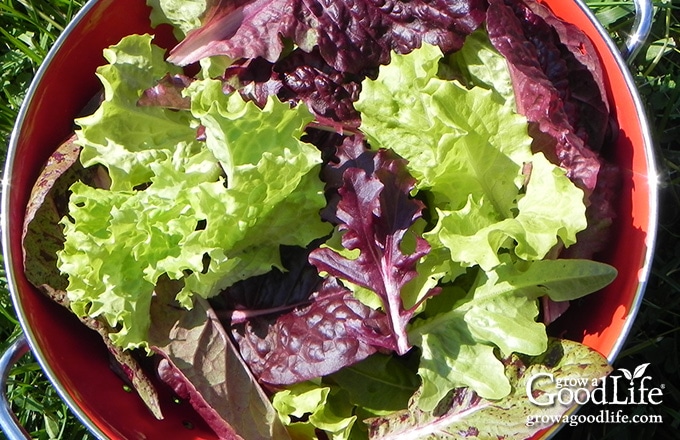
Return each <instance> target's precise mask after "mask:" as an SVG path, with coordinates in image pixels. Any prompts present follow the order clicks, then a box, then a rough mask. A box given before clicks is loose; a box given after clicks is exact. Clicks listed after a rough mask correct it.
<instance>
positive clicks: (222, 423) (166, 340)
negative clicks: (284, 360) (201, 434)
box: [148, 280, 289, 440]
mask: <svg viewBox="0 0 680 440" xmlns="http://www.w3.org/2000/svg"><path fill="white" fill-rule="evenodd" d="M179 284H180V282H177V281H169V280H161V281H160V282H159V283H158V285H157V287H156V290H155V293H156V296H155V297H154V298H153V300H152V306H151V313H152V319H151V322H152V324H151V328H150V329H149V335H148V338H149V346H150V347H151V349H152V350H153V351H154V352H155V353H157V354H158V355H159V356H160V357H161V361H160V362H159V365H158V373H159V377H160V378H161V380H163V381H164V382H165V383H166V384H167V385H169V386H170V387H171V388H172V389H173V390H174V391H175V392H176V393H177V394H178V395H179V396H180V397H182V398H185V399H188V400H189V401H190V403H191V405H192V406H193V407H194V409H195V410H196V411H197V412H198V414H199V415H200V416H201V417H202V418H203V419H204V420H205V421H206V423H207V424H208V425H209V426H210V427H211V428H212V429H213V430H214V431H215V433H217V434H218V436H219V437H220V438H224V439H240V438H247V439H262V440H264V439H271V438H277V439H278V438H280V439H287V438H289V436H288V433H287V431H286V429H285V427H284V426H283V424H282V423H281V421H280V419H279V418H278V416H277V414H276V410H274V408H273V407H272V406H271V403H270V401H269V399H268V397H267V395H266V394H265V393H264V390H263V389H262V388H261V387H260V385H259V384H258V383H257V381H256V380H255V378H254V377H253V376H252V374H251V373H250V371H249V370H248V367H247V366H246V365H245V364H244V362H243V360H242V359H241V357H240V356H239V354H238V351H237V349H236V347H235V346H234V344H233V343H232V342H231V339H230V338H229V335H228V334H227V332H226V331H225V329H224V327H223V326H222V324H221V323H220V322H219V320H218V318H217V316H216V315H215V313H214V311H213V310H212V308H211V307H210V305H209V304H208V302H207V301H205V300H203V299H200V298H198V299H196V300H195V302H194V307H193V308H192V309H191V310H190V311H187V310H185V309H183V308H181V307H179V306H178V305H177V304H176V302H175V301H174V296H175V294H176V292H177V291H178V290H179V288H180V286H179Z"/></svg>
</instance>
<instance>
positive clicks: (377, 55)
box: [168, 0, 486, 73]
mask: <svg viewBox="0 0 680 440" xmlns="http://www.w3.org/2000/svg"><path fill="white" fill-rule="evenodd" d="M485 8H486V2H485V1H484V0H455V1H449V0H435V1H424V0H417V1H412V2H401V1H395V0H390V1H387V2H380V3H375V2H372V1H367V0H354V1H337V2H320V1H318V0H273V1H271V0H266V1H265V0H254V1H230V0H222V1H219V2H217V3H216V4H215V5H214V6H213V7H212V8H211V9H210V10H209V11H208V12H207V14H206V17H207V18H206V19H205V20H204V22H203V26H202V27H201V28H199V29H196V30H194V31H192V32H189V34H188V35H187V37H186V38H185V39H184V40H183V41H182V42H180V44H178V45H177V46H176V47H175V48H174V49H173V50H172V51H171V54H170V57H169V58H168V60H169V61H170V62H172V63H175V64H178V65H188V64H191V63H193V62H196V61H198V60H200V59H202V58H205V57H208V56H213V55H227V56H229V57H231V58H233V59H238V58H250V59H254V58H258V57H262V58H264V59H266V60H268V61H270V62H275V61H276V60H278V59H279V58H280V56H281V53H282V52H283V50H284V48H285V43H284V40H290V41H292V42H293V43H295V44H296V45H298V46H299V47H300V48H302V49H303V50H304V51H306V52H311V51H312V48H313V47H315V46H317V47H318V48H319V51H320V53H321V56H322V57H323V58H324V60H326V62H327V63H328V64H329V65H331V66H333V67H334V68H335V69H336V70H338V71H340V72H351V73H361V72H364V71H365V70H366V69H372V68H374V67H376V66H377V65H379V64H386V63H388V62H389V59H390V52H391V51H392V50H395V51H397V52H399V53H408V52H410V51H411V50H413V49H415V48H417V47H420V45H421V44H422V43H423V42H427V43H430V44H436V45H439V46H440V47H441V48H442V50H443V51H444V52H450V51H453V50H456V49H458V48H460V47H461V46H462V44H463V41H464V39H465V37H466V36H467V35H468V34H470V33H471V32H472V31H474V30H475V29H477V28H478V27H479V25H480V24H481V23H482V21H483V20H484V11H485Z"/></svg>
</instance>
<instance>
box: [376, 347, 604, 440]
mask: <svg viewBox="0 0 680 440" xmlns="http://www.w3.org/2000/svg"><path fill="white" fill-rule="evenodd" d="M503 370H504V372H505V375H506V377H507V378H508V381H509V382H510V383H512V391H511V392H510V394H508V395H507V396H506V397H504V398H503V399H500V400H488V399H484V398H480V397H479V396H477V395H475V393H474V392H472V391H470V390H469V389H460V388H458V389H452V390H450V393H449V394H448V395H447V399H445V400H444V401H442V402H441V404H440V405H439V406H438V407H437V408H436V410H434V411H428V410H424V409H423V408H422V407H420V406H419V405H417V404H416V402H417V401H418V399H417V398H416V399H414V401H413V402H412V404H411V406H410V408H409V409H408V410H407V411H402V412H397V413H395V414H393V415H390V416H386V417H381V418H376V419H373V420H371V421H369V423H370V427H369V432H370V438H371V439H382V440H397V439H399V440H406V439H408V440H417V439H489V438H503V439H516V440H520V439H526V438H530V437H531V436H532V435H534V434H535V433H536V432H538V431H540V430H542V429H544V428H546V425H541V424H539V423H532V421H535V418H536V417H542V416H551V417H560V416H561V415H563V414H565V413H566V412H567V411H569V410H570V409H571V408H570V406H568V405H562V404H560V403H556V404H555V405H548V406H538V405H535V404H534V403H532V402H531V401H530V400H529V399H528V397H527V385H529V386H531V383H530V381H531V380H532V377H533V376H535V375H537V374H551V375H553V377H554V381H548V380H541V381H536V382H535V383H534V384H533V387H532V388H531V392H532V393H533V395H534V397H536V398H537V399H541V397H540V396H542V395H544V394H547V393H556V392H557V391H558V388H557V385H556V382H555V381H557V380H562V381H563V382H564V381H566V383H569V380H573V381H575V383H585V384H586V385H585V386H583V387H584V388H589V389H593V388H594V386H593V385H594V384H595V383H598V382H599V381H600V380H602V379H603V378H604V377H605V376H606V375H607V374H609V373H610V372H611V370H612V368H611V367H610V366H609V364H608V363H607V360H606V358H605V357H604V356H602V355H601V354H599V353H598V352H596V351H594V350H592V349H591V348H589V347H587V346H585V345H582V344H579V343H576V342H572V341H568V340H559V339H551V340H550V342H549V344H548V347H547V350H546V351H545V353H543V354H541V355H539V356H535V357H525V356H517V355H512V356H509V357H508V358H507V359H505V360H504V363H503ZM584 381H585V382H584ZM580 386H582V385H579V387H580ZM543 399H544V398H543Z"/></svg>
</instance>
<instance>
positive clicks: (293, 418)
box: [272, 381, 365, 440]
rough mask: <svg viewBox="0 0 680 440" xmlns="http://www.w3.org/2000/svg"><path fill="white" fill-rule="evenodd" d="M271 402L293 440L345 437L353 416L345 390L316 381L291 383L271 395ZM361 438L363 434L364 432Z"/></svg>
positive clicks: (353, 423) (341, 438) (351, 425)
mask: <svg viewBox="0 0 680 440" xmlns="http://www.w3.org/2000/svg"><path fill="white" fill-rule="evenodd" d="M272 404H273V405H274V408H276V410H277V411H278V413H279V416H280V417H281V419H282V420H283V423H284V424H285V425H286V427H287V428H288V432H289V433H290V434H291V436H292V437H293V438H294V439H296V440H303V439H313V438H319V436H318V430H322V431H324V436H323V437H321V438H330V439H331V440H348V439H351V438H355V437H352V429H353V428H354V427H355V424H356V423H355V422H356V420H357V416H356V414H353V412H354V406H353V405H352V404H350V403H349V400H348V399H347V393H346V392H344V391H343V390H341V389H339V388H338V387H331V386H325V385H323V384H321V383H318V381H307V382H301V383H297V384H295V385H292V386H290V387H288V388H286V389H284V390H282V391H279V392H277V393H276V394H275V395H274V398H273V401H272ZM364 438H365V436H364Z"/></svg>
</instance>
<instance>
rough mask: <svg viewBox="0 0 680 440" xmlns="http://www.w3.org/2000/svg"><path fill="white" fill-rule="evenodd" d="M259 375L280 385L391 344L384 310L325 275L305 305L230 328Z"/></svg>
mask: <svg viewBox="0 0 680 440" xmlns="http://www.w3.org/2000/svg"><path fill="white" fill-rule="evenodd" d="M232 334H233V335H234V338H235V339H236V340H237V341H238V344H239V346H240V350H241V354H242V356H243V358H244V359H245V361H246V362H247V363H248V365H249V366H250V368H251V369H252V370H253V372H254V374H255V375H256V376H257V377H258V379H259V380H260V381H262V382H264V383H268V384H274V385H280V384H293V383H296V382H301V381H304V380H309V379H313V378H316V377H319V376H324V375H327V374H331V373H334V372H336V371H338V370H339V369H341V368H342V367H345V366H347V365H351V364H354V363H356V362H358V361H360V360H362V359H365V358H366V357H367V356H369V355H371V354H373V353H375V352H376V350H377V348H378V347H383V346H385V345H387V343H388V342H387V341H389V329H388V325H387V322H386V319H385V315H384V314H383V313H381V312H378V311H375V310H372V309H370V308H369V307H367V306H365V305H364V304H362V303H361V302H359V301H358V300H356V299H355V298H353V296H352V293H351V292H350V291H348V290H347V289H345V288H344V287H342V286H340V285H338V284H337V283H336V282H331V281H330V280H329V281H326V282H325V283H324V285H322V286H321V288H320V289H319V291H318V292H316V293H315V295H314V298H312V300H311V302H310V304H309V305H307V306H303V307H298V308H296V309H294V310H292V311H290V312H288V313H284V314H282V315H280V316H278V317H275V318H272V319H266V318H264V317H259V318H253V319H250V320H249V321H247V322H246V323H245V324H244V325H239V326H235V327H234V328H233V330H232Z"/></svg>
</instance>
